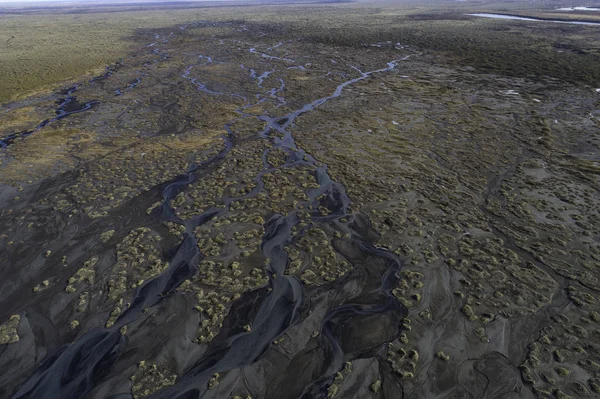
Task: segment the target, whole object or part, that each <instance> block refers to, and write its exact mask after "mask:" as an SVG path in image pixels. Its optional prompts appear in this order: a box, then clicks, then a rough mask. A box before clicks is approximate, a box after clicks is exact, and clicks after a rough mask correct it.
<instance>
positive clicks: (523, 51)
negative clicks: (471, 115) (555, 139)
mask: <svg viewBox="0 0 600 399" xmlns="http://www.w3.org/2000/svg"><path fill="white" fill-rule="evenodd" d="M429 7H430V6H423V5H421V6H418V5H415V4H412V3H410V2H403V3H401V4H398V3H394V4H390V3H377V4H373V5H370V4H368V3H355V4H352V7H347V6H331V5H329V6H302V7H300V6H293V5H292V6H270V7H266V6H253V7H235V8H233V7H216V8H186V9H175V10H144V11H130V10H126V11H110V12H93V13H91V12H75V13H61V12H58V11H56V10H50V11H40V12H36V13H31V12H29V13H24V14H4V15H1V16H0V22H1V23H0V43H2V52H0V103H2V102H6V101H8V100H10V99H14V98H15V96H18V95H23V94H27V93H29V92H31V91H35V90H40V89H43V88H46V87H48V86H52V85H56V84H57V83H58V82H61V81H64V80H67V79H72V78H75V77H78V76H80V75H83V74H86V73H91V72H92V71H95V70H97V69H99V68H102V67H104V66H106V65H107V64H111V63H114V62H115V61H116V60H117V59H119V58H121V57H124V56H126V55H127V54H128V52H130V51H131V49H132V46H133V45H134V44H135V40H134V37H135V34H136V32H137V31H138V30H140V29H144V30H146V29H156V28H160V27H169V26H174V25H177V24H182V23H185V22H189V21H194V20H202V19H211V20H228V19H229V20H231V19H236V20H245V21H247V22H254V23H259V24H269V25H270V30H275V31H279V33H280V34H281V35H282V37H283V36H285V35H286V34H289V32H290V30H291V31H292V32H294V33H295V34H296V35H298V36H301V37H308V38H309V40H313V41H315V42H320V43H326V44H333V45H344V46H362V45H363V44H370V43H376V42H378V41H384V40H394V41H396V42H400V43H402V44H405V45H410V46H414V47H416V48H417V49H419V50H432V51H435V52H438V53H440V54H443V55H445V56H448V57H449V58H450V59H452V60H454V61H455V62H458V63H459V64H463V65H470V66H473V67H476V68H478V69H482V70H485V71H488V72H498V73H503V74H508V75H512V76H520V77H523V76H543V75H549V76H554V77H557V78H559V79H564V80H567V81H571V82H574V81H579V82H584V83H588V84H592V85H595V84H597V83H598V82H600V66H599V65H600V62H599V61H600V51H599V49H600V40H599V39H598V37H600V36H599V35H597V31H598V28H597V27H586V26H569V25H551V24H543V23H539V22H531V23H523V22H510V21H509V22H507V21H495V20H487V19H478V18H475V17H467V16H465V15H464V12H468V11H481V10H487V11H490V10H499V11H501V12H510V13H515V14H516V13H521V14H523V15H535V16H542V17H552V16H554V17H556V15H558V14H556V13H543V12H540V10H528V8H531V5H529V6H523V7H522V9H521V8H519V7H520V5H516V4H512V5H509V6H507V5H506V4H502V5H500V4H494V3H485V2H481V3H465V4H462V5H460V6H456V5H454V6H453V8H452V9H450V8H448V9H447V10H444V8H443V5H442V6H441V7H440V8H437V9H436V10H433V9H432V8H429ZM447 7H450V6H449V5H448V6H447ZM456 7H461V8H459V9H457V8H456ZM552 8H553V6H550V7H547V9H552ZM296 9H297V11H296ZM519 10H521V11H519ZM300 12H301V13H302V15H303V17H302V18H297V15H298V13H300ZM584 14H586V15H581V14H580V13H579V14H577V13H560V17H561V18H573V19H581V18H587V19H590V18H593V16H589V14H590V13H584ZM357 23H359V24H360V26H361V29H355V26H356V24H357Z"/></svg>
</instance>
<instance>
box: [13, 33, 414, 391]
mask: <svg viewBox="0 0 600 399" xmlns="http://www.w3.org/2000/svg"><path fill="white" fill-rule="evenodd" d="M280 45H281V44H278V45H276V46H273V48H275V47H279V46H280ZM249 51H250V53H253V54H257V55H259V56H261V57H263V58H268V59H269V60H280V61H284V62H294V61H293V60H291V59H288V58H279V57H275V56H271V55H268V54H265V53H262V52H259V51H257V50H256V49H255V48H251V49H250V50H249ZM199 58H200V59H203V60H206V63H204V64H199V65H193V66H190V67H187V68H186V69H185V71H184V73H183V75H182V77H183V78H185V79H188V80H189V81H190V82H191V83H192V84H193V85H195V86H196V87H197V88H198V89H199V90H202V91H203V92H205V93H207V94H210V95H223V94H227V93H219V92H216V91H212V90H210V89H208V88H207V87H206V85H204V84H203V83H201V82H199V81H198V80H197V79H195V78H192V77H191V76H190V74H191V71H192V69H193V67H201V66H202V65H207V64H209V63H212V62H213V60H212V58H210V57H207V56H200V57H199ZM406 58H408V57H405V58H402V59H397V60H392V61H390V62H388V63H387V67H384V68H381V69H377V70H373V71H369V72H362V71H360V70H359V69H358V68H353V69H354V70H355V71H357V72H358V74H359V76H358V77H355V78H352V79H349V80H347V81H345V82H343V83H341V84H339V85H338V86H337V87H336V89H335V90H334V92H333V93H332V94H331V95H329V96H326V97H322V98H318V99H316V100H314V101H312V102H309V103H307V104H304V105H303V106H302V107H300V108H298V109H296V110H293V111H291V112H289V113H287V114H286V115H283V116H279V117H271V116H269V115H267V114H263V115H260V116H258V117H257V118H258V119H259V120H261V121H264V122H265V123H266V128H265V129H264V130H262V131H260V132H257V134H258V136H259V137H262V138H263V139H266V140H270V141H271V142H272V143H273V144H274V147H275V148H279V149H282V150H284V151H286V152H287V153H288V154H289V161H288V163H287V164H285V165H283V166H282V167H286V168H290V167H295V166H297V165H304V166H306V165H308V166H310V167H312V168H313V169H314V173H315V176H316V180H317V183H318V184H319V188H316V189H312V190H309V191H308V192H307V194H308V197H309V200H308V202H309V204H310V205H313V206H314V205H318V201H317V199H316V198H317V197H320V196H321V195H325V199H324V200H321V201H322V202H321V203H322V204H325V205H326V206H327V207H328V209H329V210H330V211H331V213H330V214H329V215H328V216H327V217H323V216H321V215H320V214H319V213H318V212H317V211H315V212H314V213H313V214H312V219H313V221H314V223H316V224H318V223H327V224H330V225H331V226H333V227H334V228H335V229H337V230H339V231H341V232H343V233H348V234H349V235H350V239H349V240H348V242H349V244H351V245H354V246H357V247H359V248H360V249H361V250H362V251H363V252H366V253H369V254H370V255H371V256H373V257H376V258H379V259H381V260H382V262H383V263H385V264H386V265H387V270H386V271H385V272H384V273H383V275H382V276H381V282H380V286H379V288H378V291H379V294H378V296H377V298H378V299H377V301H376V303H371V304H343V305H341V306H338V307H335V308H333V309H331V310H329V311H328V313H327V314H326V315H325V317H324V319H323V324H322V327H321V332H322V336H323V337H324V338H323V342H322V344H323V345H324V346H327V351H328V353H329V356H328V357H327V362H328V363H329V364H328V366H327V371H326V372H325V373H324V374H323V375H321V376H320V377H319V378H318V379H316V380H315V381H313V383H312V384H310V385H309V386H307V388H306V390H305V392H304V393H303V397H307V398H309V397H311V398H312V397H315V398H316V397H326V396H327V393H326V389H327V386H328V385H329V384H330V383H331V382H332V380H333V378H334V376H335V373H336V372H337V371H339V370H340V369H341V368H342V366H343V362H344V361H345V360H344V358H345V354H344V353H343V350H342V347H341V346H340V343H339V342H338V338H337V337H336V335H335V334H334V333H333V328H334V325H335V322H334V319H335V318H336V316H338V315H340V314H357V315H366V314H380V313H384V312H390V311H391V312H396V313H398V314H399V315H402V314H403V313H404V310H403V308H402V306H401V305H400V304H399V303H398V301H397V300H396V299H395V297H394V296H393V295H392V294H391V290H392V288H393V287H394V286H395V284H396V282H397V280H398V275H397V273H398V271H399V270H400V268H401V264H400V261H399V259H398V258H397V256H396V255H394V254H393V253H391V252H389V251H387V250H384V249H381V248H375V247H373V246H372V245H371V244H369V243H368V240H367V239H366V237H363V236H362V234H364V233H361V232H360V231H359V229H355V228H354V227H353V226H354V225H353V222H354V215H353V214H351V213H350V212H349V211H348V206H349V204H350V199H349V197H348V196H347V194H346V189H345V187H344V186H343V185H342V184H340V183H338V182H336V181H334V180H332V179H331V177H330V175H329V174H328V171H327V165H325V164H322V163H319V162H317V161H316V159H315V158H314V157H313V156H311V155H310V154H308V153H306V152H305V151H304V150H303V149H301V148H299V147H298V145H297V143H296V142H295V140H294V137H293V135H292V133H291V129H292V128H293V126H294V121H295V120H296V118H298V117H299V116H301V115H303V114H305V113H308V112H311V111H313V110H314V109H316V108H317V107H319V106H321V105H323V104H325V103H326V102H328V101H330V100H333V99H335V98H337V97H339V96H341V95H342V93H343V90H344V89H345V88H346V87H348V86H349V85H352V84H354V83H357V82H360V81H363V80H365V79H368V78H369V77H371V76H372V75H375V74H380V73H385V72H389V71H392V70H394V69H395V68H396V67H397V66H398V64H399V63H400V62H401V61H402V60H405V59H406ZM269 73H271V72H269ZM254 75H256V73H254ZM263 75H265V74H264V73H263V74H262V75H260V76H253V78H254V77H255V78H256V80H257V85H258V87H261V85H262V83H263V80H264V79H265V78H266V76H268V74H267V75H265V76H264V77H263V78H262V79H261V78H260V77H261V76H263ZM279 82H280V87H279V88H274V89H271V90H267V91H266V92H264V93H262V94H259V95H257V103H260V102H262V101H264V100H265V99H266V98H273V99H277V100H278V103H279V105H282V104H285V98H284V96H283V92H284V89H285V83H284V81H283V80H282V79H279ZM74 89H75V90H76V87H75V88H74ZM71 94H72V93H69V95H71ZM228 95H231V96H235V97H239V98H244V99H245V98H246V97H245V96H243V95H241V94H228ZM73 98H74V97H73ZM73 101H74V100H73ZM67 104H68V103H65V104H64V107H65V109H66V105H67ZM252 105H254V104H250V103H249V102H247V103H246V104H245V105H244V106H241V107H240V108H238V110H237V112H238V114H239V115H240V118H246V117H255V116H251V115H248V114H245V113H244V110H245V109H247V108H249V107H251V106H252ZM77 112H81V110H79V111H77ZM238 119H239V118H238ZM236 120H237V119H236ZM236 120H233V121H231V122H229V123H228V124H226V125H225V131H226V132H227V134H226V135H225V136H224V137H223V140H224V142H225V148H224V149H223V150H222V151H221V152H220V153H218V154H217V155H215V156H214V157H212V158H211V159H209V160H207V161H205V162H203V163H200V164H198V165H192V166H191V167H190V169H189V171H188V172H187V173H185V174H183V175H181V176H179V177H177V178H175V179H173V180H172V181H171V182H170V183H168V184H166V185H165V186H164V187H165V188H164V190H163V204H162V206H161V207H160V209H159V211H158V212H159V213H160V218H161V219H162V220H165V221H172V222H174V223H178V224H182V225H184V226H185V228H186V232H185V234H184V239H183V241H182V243H181V244H180V246H179V248H178V249H177V252H176V254H175V256H174V258H173V259H172V261H171V262H170V264H169V267H168V268H167V269H166V270H165V271H164V272H163V273H161V274H160V275H158V276H156V277H155V278H152V279H150V280H148V281H146V282H145V283H144V284H143V285H142V286H141V287H139V288H138V289H136V291H135V292H134V294H133V299H132V301H131V305H130V306H129V307H128V308H127V309H126V310H125V311H124V312H123V313H122V314H121V316H120V317H119V318H118V320H117V321H116V322H115V324H114V325H113V326H112V327H111V328H104V327H98V328H95V329H93V330H90V331H88V332H87V333H85V334H84V335H82V336H81V337H80V338H79V339H78V340H77V341H76V342H74V343H72V344H70V345H67V346H65V347H63V348H62V349H60V350H59V351H58V352H57V353H55V354H54V355H53V356H51V357H49V358H48V359H46V360H45V361H44V362H43V363H42V364H41V365H40V367H39V368H38V369H37V370H36V371H35V372H34V373H33V374H32V375H31V376H30V377H29V379H28V380H27V381H26V382H25V383H24V384H23V385H22V386H21V388H20V389H19V390H18V391H17V392H16V393H15V394H14V395H13V396H12V398H13V399H17V398H31V399H36V398H50V397H52V398H54V397H57V398H58V397H60V398H79V397H83V396H85V395H86V394H87V393H88V392H90V391H91V390H92V389H93V388H94V387H95V386H96V385H97V384H98V383H100V382H101V381H102V380H103V378H104V377H105V376H106V374H107V373H108V372H109V371H110V369H111V367H112V365H113V364H114V363H115V362H116V361H117V359H118V358H119V356H120V355H121V354H122V353H123V352H124V351H125V349H126V348H125V346H126V344H125V338H124V337H123V336H122V335H121V333H120V332H119V329H120V328H121V327H123V326H125V325H127V324H130V323H132V322H134V321H136V320H138V319H140V318H141V317H143V310H144V309H146V308H150V307H153V306H156V305H157V304H159V303H160V302H161V301H162V300H163V299H164V298H165V297H166V296H168V295H169V294H171V293H173V291H174V290H175V289H176V288H177V287H178V286H179V285H180V284H181V283H182V282H183V281H185V280H186V279H188V278H190V277H191V276H193V275H194V274H195V273H196V272H197V265H198V263H199V262H200V261H201V260H202V258H203V255H202V253H200V251H199V250H198V245H197V244H198V243H197V240H196V238H195V235H194V230H195V228H196V227H198V226H201V225H202V224H204V223H206V222H208V221H209V220H211V219H212V218H215V217H219V216H223V215H225V214H226V213H227V212H228V208H229V205H230V204H231V203H232V202H233V201H235V200H238V199H239V198H233V199H229V200H228V201H227V202H226V204H225V207H222V208H211V209H209V210H207V211H206V212H204V213H203V214H201V215H199V216H196V217H194V218H192V219H189V220H185V221H183V220H181V219H179V218H178V217H177V215H176V214H175V212H174V210H173V209H172V208H171V206H170V202H171V200H172V199H174V198H175V196H176V195H177V194H178V193H179V192H181V191H182V190H184V189H185V188H186V187H187V186H188V185H190V184H191V183H193V182H194V181H196V180H197V179H198V178H199V177H200V176H202V175H203V174H206V173H209V172H210V171H211V170H213V168H215V167H216V166H217V165H218V164H219V163H220V162H221V161H222V160H223V159H224V158H225V157H226V156H227V155H228V154H229V153H230V151H231V150H232V148H234V147H235V145H236V140H237V138H236V136H235V132H234V131H232V129H231V126H233V123H234V122H235V121H236ZM270 132H277V133H279V134H280V135H281V136H282V137H277V136H275V135H271V134H269V133H270ZM274 169H275V168H273V167H271V166H270V165H269V164H268V163H267V160H266V152H265V154H263V170H262V171H261V172H260V173H259V174H258V175H257V176H256V178H255V179H256V182H257V186H256V187H255V189H253V190H252V191H251V192H250V193H248V194H247V195H245V196H244V197H246V198H248V197H253V196H256V195H257V194H258V193H259V192H260V191H261V190H262V188H263V184H262V180H261V179H262V176H263V175H264V174H265V173H267V172H268V171H270V170H274ZM309 204H307V205H309ZM343 218H345V219H343ZM299 223H300V220H299V219H298V217H297V215H296V212H295V211H293V212H291V213H289V214H288V215H278V214H276V215H273V216H272V217H271V218H270V220H268V221H267V222H266V223H265V226H264V227H265V234H264V236H263V239H262V244H261V250H262V252H263V254H264V256H265V257H266V258H268V259H269V260H270V263H269V265H268V266H267V276H268V288H270V290H269V292H268V293H267V294H265V295H262V296H261V300H260V301H259V302H258V303H257V305H256V307H257V308H256V311H255V317H254V320H253V321H252V330H251V331H249V332H243V333H232V334H231V335H229V336H227V337H224V339H223V340H221V341H220V342H218V343H216V344H212V345H209V347H208V349H207V350H206V352H205V353H204V354H203V355H202V357H201V358H200V359H198V360H197V361H196V362H195V363H194V364H193V365H192V366H191V367H189V369H188V370H187V371H186V372H185V373H184V375H183V376H181V378H179V379H178V380H177V382H176V383H175V385H173V386H170V387H167V388H164V389H162V390H159V391H157V392H155V393H154V394H152V395H150V396H149V397H150V398H169V399H172V398H191V397H194V398H196V397H202V396H203V395H204V393H205V392H206V390H207V382H208V380H209V379H210V378H211V377H212V375H213V374H214V373H221V372H225V371H228V370H233V369H237V368H241V367H244V366H248V365H251V364H253V363H255V362H256V361H258V360H259V359H260V358H261V356H262V355H263V354H264V353H265V351H266V350H267V349H268V348H269V346H270V345H271V343H272V341H273V340H274V339H276V338H277V337H279V336H280V335H281V334H283V333H284V332H286V331H287V330H288V329H289V328H291V327H293V326H294V325H296V324H297V323H298V322H299V321H300V308H301V305H302V303H303V300H304V287H303V285H302V283H301V282H300V281H299V280H298V279H297V278H296V277H295V276H290V275H286V274H285V271H286V268H287V264H288V255H287V252H286V251H285V250H284V248H285V246H286V245H288V244H290V243H292V242H293V241H294V240H295V236H294V235H293V234H292V229H293V228H294V227H295V226H298V225H299ZM265 288H266V287H262V288H260V289H259V290H261V292H262V291H264V289H265ZM228 317H229V316H228ZM399 333H400V331H398V334H399ZM119 397H130V395H119Z"/></svg>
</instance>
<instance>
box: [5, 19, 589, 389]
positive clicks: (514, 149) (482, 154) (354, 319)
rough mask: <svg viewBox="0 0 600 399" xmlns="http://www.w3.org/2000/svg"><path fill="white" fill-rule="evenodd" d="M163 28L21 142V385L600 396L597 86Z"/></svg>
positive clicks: (8, 155)
mask: <svg viewBox="0 0 600 399" xmlns="http://www.w3.org/2000/svg"><path fill="white" fill-rule="evenodd" d="M139 35H140V37H139V40H140V46H139V51H138V52H136V53H134V54H132V55H131V56H130V57H129V58H126V59H124V60H123V61H122V62H120V63H119V64H118V65H115V66H111V67H109V68H107V70H106V73H104V74H102V75H100V76H98V77H96V78H92V79H87V80H84V81H82V82H80V84H79V85H77V86H76V99H75V97H73V95H74V93H75V91H74V90H68V91H67V92H65V91H58V92H57V93H56V94H55V95H54V96H55V97H56V98H55V100H57V101H58V103H54V104H53V105H51V106H50V108H51V109H53V110H54V111H55V112H56V115H57V116H60V117H57V118H55V120H52V122H51V123H48V124H46V125H44V126H42V127H40V128H35V126H36V125H32V127H31V129H29V130H27V132H28V133H27V134H26V135H21V136H24V137H19V138H12V139H10V140H4V141H2V143H3V146H5V147H6V148H3V149H2V150H0V151H2V152H3V154H2V162H3V163H2V165H1V166H0V168H1V169H0V170H1V171H2V175H3V177H2V184H3V186H2V188H1V189H0V193H1V194H0V200H1V201H2V207H1V209H2V210H1V214H2V218H0V231H1V232H2V234H1V235H0V242H1V243H2V245H0V258H1V259H3V264H2V266H3V268H2V271H3V274H2V277H3V284H2V285H1V286H0V303H2V304H3V306H2V310H1V311H0V370H2V372H1V373H0V396H2V397H10V398H49V397H52V398H54V397H61V398H82V397H86V398H107V397H110V398H130V397H135V398H138V397H151V398H199V397H205V398H210V397H215V398H223V397H228V398H229V397H234V398H247V397H253V398H288V397H289V398H292V397H302V398H313V397H314V398H317V397H329V398H332V397H340V398H346V397H348V398H349V397H361V398H362V397H386V398H400V397H404V396H406V397H438V398H442V397H443V398H449V397H460V398H463V397H471V398H484V397H485V398H534V397H556V398H566V397H569V396H567V395H570V396H572V397H575V396H586V395H587V396H593V395H599V394H600V350H599V349H598V348H600V346H598V345H600V324H599V323H600V314H599V313H598V309H599V307H598V305H599V304H598V299H597V298H598V295H597V291H598V290H600V283H598V278H597V270H598V268H600V246H599V245H598V237H599V234H600V231H599V228H600V224H599V220H600V215H599V214H598V209H599V208H598V207H597V205H600V204H599V202H600V196H599V194H598V192H599V191H598V189H599V188H600V187H599V185H598V184H599V180H598V175H599V174H600V167H599V166H598V164H597V161H598V139H597V129H598V115H599V111H598V105H599V100H600V95H599V94H598V93H596V92H595V90H594V89H593V88H589V87H583V86H573V85H569V84H566V83H562V82H559V81H557V80H555V79H554V80H553V79H550V78H548V79H547V80H544V79H541V78H538V79H536V80H528V79H516V78H507V77H501V76H496V75H491V74H480V73H479V74H478V73H474V72H473V71H472V68H463V69H459V68H454V69H453V68H447V67H444V66H443V65H440V64H439V60H440V59H438V58H435V57H434V56H432V55H431V54H423V53H421V52H419V51H418V50H417V49H413V48H408V47H405V46H394V45H389V46H388V45H385V46H384V45H381V44H378V45H371V44H370V43H365V44H364V45H361V46H357V47H342V46H340V47H336V46H333V45H326V44H322V43H315V42H309V41H305V40H297V39H292V38H286V37H285V35H284V33H282V32H279V31H277V25H274V27H273V28H272V29H271V30H269V29H266V27H265V26H258V25H251V24H243V23H240V22H225V23H214V22H198V23H194V24H189V25H185V26H177V27H173V28H172V29H166V30H159V31H156V32H140V34H139ZM375 44H377V43H375ZM69 96H71V97H72V100H68V99H69V98H70V97H69ZM44 101H46V102H44ZM65 101H67V103H65ZM47 103H48V101H47V99H45V100H42V99H40V102H39V104H41V105H40V107H42V106H46V107H47ZM31 104H36V102H35V101H33V102H32V100H31V99H29V100H25V101H23V103H22V105H20V103H16V104H11V108H14V109H19V106H22V107H26V106H27V107H29V106H31ZM44 104H46V105H44ZM92 105H93V106H92ZM52 107H54V108H52ZM0 123H1V120H0Z"/></svg>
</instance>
